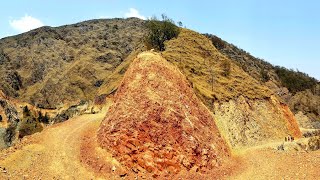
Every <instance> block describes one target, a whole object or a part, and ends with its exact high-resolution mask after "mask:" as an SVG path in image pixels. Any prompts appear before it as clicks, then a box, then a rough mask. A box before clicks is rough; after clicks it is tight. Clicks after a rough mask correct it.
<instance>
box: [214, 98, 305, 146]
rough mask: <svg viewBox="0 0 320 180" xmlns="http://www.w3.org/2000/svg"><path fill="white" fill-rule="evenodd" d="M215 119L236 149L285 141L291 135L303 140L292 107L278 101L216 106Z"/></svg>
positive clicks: (226, 103)
mask: <svg viewBox="0 0 320 180" xmlns="http://www.w3.org/2000/svg"><path fill="white" fill-rule="evenodd" d="M214 117H215V120H216V122H217V125H218V126H219V129H220V131H221V133H222V135H223V136H224V137H225V138H226V139H227V142H229V144H230V146H231V147H233V148H234V149H237V148H243V147H250V146H254V145H259V144H262V143H266V142H268V141H273V140H283V139H284V137H286V136H288V135H291V136H293V137H301V132H300V130H299V126H298V124H297V122H296V120H295V118H294V116H293V114H292V113H291V111H290V110H289V108H288V106H286V105H283V104H281V103H280V102H279V101H278V100H277V99H276V98H275V97H271V99H262V100H248V99H245V98H244V97H242V96H240V97H239V98H237V99H236V100H230V101H229V102H224V103H218V102H216V103H215V108H214Z"/></svg>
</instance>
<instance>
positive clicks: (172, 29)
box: [146, 15, 180, 51]
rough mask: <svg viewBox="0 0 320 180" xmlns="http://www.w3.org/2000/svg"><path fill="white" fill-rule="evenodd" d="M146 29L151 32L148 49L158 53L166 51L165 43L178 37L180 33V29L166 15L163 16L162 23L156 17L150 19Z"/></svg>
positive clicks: (147, 40) (147, 39)
mask: <svg viewBox="0 0 320 180" xmlns="http://www.w3.org/2000/svg"><path fill="white" fill-rule="evenodd" d="M146 27H147V28H148V30H149V34H148V36H147V38H146V43H147V47H148V48H149V49H151V48H153V49H156V50H158V51H164V50H165V46H164V42H165V41H167V40H170V39H172V38H175V37H177V36H178V35H179V32H180V29H179V27H177V26H176V25H175V24H174V21H173V20H171V19H169V18H168V17H167V16H166V15H162V21H159V20H158V19H157V18H156V17H153V18H151V19H149V20H148V21H147V23H146Z"/></svg>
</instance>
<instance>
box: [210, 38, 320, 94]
mask: <svg viewBox="0 0 320 180" xmlns="http://www.w3.org/2000/svg"><path fill="white" fill-rule="evenodd" d="M205 36H206V37H208V38H209V39H210V40H211V42H212V44H213V45H214V46H215V47H216V48H217V49H218V50H219V51H220V52H221V53H222V54H224V55H226V56H227V57H229V58H230V59H231V60H234V61H235V62H236V63H237V64H238V65H239V66H240V67H241V68H242V69H243V70H244V71H246V72H247V73H248V74H250V76H252V77H254V78H255V79H257V80H259V81H261V82H267V81H269V80H271V81H272V82H273V83H275V84H276V85H277V86H279V87H280V86H283V87H286V88H288V89H289V91H290V92H291V93H296V92H299V91H303V90H306V89H310V88H312V87H314V86H315V85H316V84H317V83H318V82H319V81H318V80H317V79H315V78H313V77H310V76H308V75H307V74H305V73H302V72H299V71H294V70H290V69H286V68H284V67H280V66H274V65H272V64H270V63H268V62H267V61H265V60H263V59H259V58H256V57H254V56H252V55H251V54H250V53H248V52H246V51H244V50H242V49H240V48H238V47H237V46H235V45H233V44H230V43H228V42H226V41H224V40H222V39H221V38H219V37H217V36H215V35H211V34H205Z"/></svg>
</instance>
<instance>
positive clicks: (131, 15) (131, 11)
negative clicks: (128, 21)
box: [124, 8, 146, 20]
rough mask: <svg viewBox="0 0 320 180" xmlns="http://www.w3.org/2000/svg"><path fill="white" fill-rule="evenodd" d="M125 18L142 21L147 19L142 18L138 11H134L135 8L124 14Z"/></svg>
mask: <svg viewBox="0 0 320 180" xmlns="http://www.w3.org/2000/svg"><path fill="white" fill-rule="evenodd" d="M124 16H125V17H137V18H140V19H144V20H145V19H146V17H144V16H142V15H141V14H140V13H139V11H138V10H136V9H134V8H130V9H129V12H126V13H125V14H124Z"/></svg>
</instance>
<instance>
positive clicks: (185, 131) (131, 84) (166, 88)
mask: <svg viewBox="0 0 320 180" xmlns="http://www.w3.org/2000/svg"><path fill="white" fill-rule="evenodd" d="M98 141H99V143H100V145H101V146H102V147H103V148H104V149H107V150H108V151H110V152H111V153H112V154H113V156H114V157H115V158H116V159H117V160H118V161H119V162H121V163H122V164H123V165H124V166H126V167H127V168H128V169H131V170H133V171H134V172H146V171H147V172H152V173H155V174H157V173H159V172H164V173H170V174H175V173H178V172H179V171H181V170H187V171H188V170H191V169H194V170H196V171H206V170H208V169H212V168H214V167H215V166H219V165H221V163H222V162H223V160H224V159H226V158H227V157H229V156H230V151H229V149H228V148H227V146H226V144H225V142H224V140H223V139H222V137H221V135H220V133H219V132H218V129H217V127H216V125H215V123H214V120H213V118H212V116H211V115H210V113H209V111H208V110H207V109H206V107H205V106H204V105H203V104H202V103H201V102H200V101H199V100H198V99H197V97H196V95H195V94H194V93H193V90H192V88H191V87H190V84H189V83H188V82H187V80H186V78H185V77H184V76H183V75H182V74H181V73H180V72H179V70H178V69H177V68H176V67H174V66H173V65H171V64H170V63H169V62H167V61H166V60H165V59H164V58H162V57H161V56H160V55H159V54H157V53H153V52H144V53H141V54H140V55H138V57H137V58H136V59H135V60H134V61H133V63H132V64H131V66H130V67H129V69H128V71H127V72H126V74H125V76H124V79H123V81H122V83H121V85H120V87H119V89H118V91H117V93H116V95H115V103H114V104H113V105H112V106H111V107H110V109H109V111H108V113H107V116H106V118H105V120H104V121H103V122H102V124H101V125H100V129H99V131H98Z"/></svg>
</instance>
